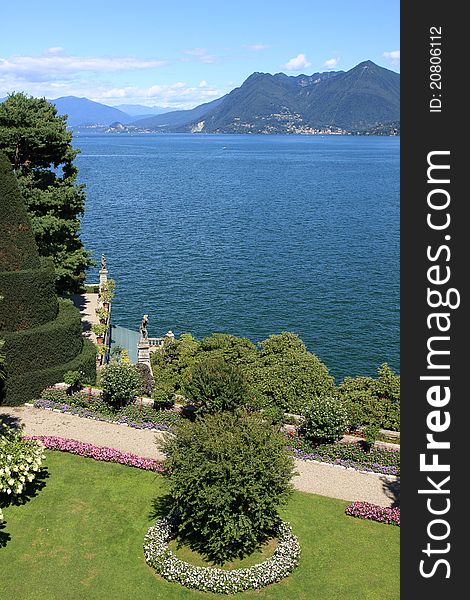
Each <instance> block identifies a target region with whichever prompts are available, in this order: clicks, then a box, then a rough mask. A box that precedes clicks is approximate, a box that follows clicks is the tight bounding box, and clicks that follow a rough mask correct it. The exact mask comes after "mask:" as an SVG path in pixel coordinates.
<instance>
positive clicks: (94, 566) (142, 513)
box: [0, 451, 400, 600]
mask: <svg viewBox="0 0 470 600" xmlns="http://www.w3.org/2000/svg"><path fill="white" fill-rule="evenodd" d="M46 454H47V459H46V461H45V463H44V464H45V465H46V466H47V469H48V473H49V477H48V478H47V479H46V480H45V482H46V485H45V487H44V488H43V489H42V490H41V491H40V492H39V493H38V494H37V496H35V497H33V498H32V499H31V500H30V501H29V502H28V503H27V504H25V505H23V506H9V507H7V508H6V509H4V517H5V520H6V523H5V526H4V528H2V529H0V565H1V568H0V598H8V600H85V599H86V600H149V598H152V599H161V600H184V599H196V598H200V599H201V598H208V599H209V598H219V599H220V598H223V597H224V596H223V595H218V594H211V593H203V592H197V591H193V590H189V589H186V588H183V587H181V586H179V585H178V584H174V583H173V584H172V583H169V582H167V581H164V580H163V579H161V578H160V577H159V576H157V575H156V574H155V573H154V571H153V570H152V569H151V568H150V567H148V566H147V564H146V563H145V560H144V554H143V549H142V544H143V539H144V535H145V533H146V531H147V529H148V527H149V526H150V525H151V524H153V523H154V521H155V520H156V519H155V518H154V516H153V515H152V513H153V511H154V508H153V501H154V499H155V498H156V497H157V496H160V495H162V494H164V493H165V489H166V488H165V481H164V479H163V477H162V476H161V475H157V474H155V473H152V472H148V471H142V470H140V469H135V468H132V467H126V466H123V465H118V464H112V463H104V462H96V461H94V460H92V459H89V458H82V457H79V456H75V455H71V454H66V453H61V452H56V451H47V453H46ZM346 505H347V503H346V502H343V501H341V500H333V499H330V498H324V497H321V496H315V495H311V494H303V493H300V492H296V493H295V494H294V496H293V498H292V499H291V501H290V502H289V505H288V506H287V508H286V510H284V511H283V515H282V516H283V518H285V519H286V520H287V521H289V522H290V523H291V524H292V527H293V531H294V533H295V534H296V535H297V536H298V538H299V541H300V544H301V548H302V556H301V562H300V565H299V567H298V568H297V569H296V570H295V571H294V572H293V573H292V575H291V576H290V577H288V578H286V579H284V580H283V581H281V582H280V583H277V584H275V585H273V586H271V587H268V588H265V589H263V590H260V591H251V592H244V593H240V594H236V595H234V596H233V597H234V598H237V599H240V600H245V599H247V598H257V599H258V600H291V599H292V600H398V599H399V533H400V531H399V528H398V527H393V526H389V525H382V524H379V523H373V522H368V521H362V520H359V519H355V518H352V517H348V516H346V515H345V514H344V509H345V507H346ZM2 543H3V544H5V543H6V545H4V546H3V547H2Z"/></svg>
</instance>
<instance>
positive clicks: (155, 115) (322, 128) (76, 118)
mask: <svg viewBox="0 0 470 600" xmlns="http://www.w3.org/2000/svg"><path fill="white" fill-rule="evenodd" d="M50 102H51V103H53V104H55V106H56V107H57V110H58V113H59V114H62V115H63V114H67V115H68V120H67V122H68V125H69V126H70V127H72V128H74V129H77V128H79V129H82V128H93V129H97V130H101V131H107V132H118V131H119V132H163V133H175V132H193V133H196V132H197V133H318V132H325V133H364V132H365V133H373V134H382V135H383V134H389V133H397V132H398V131H399V121H400V75H399V74H398V73H396V72H395V71H390V70H388V69H384V68H383V67H379V66H378V65H376V64H375V63H373V62H372V61H364V62H362V63H360V64H358V65H357V66H355V67H354V68H352V69H350V70H349V71H328V72H325V73H313V74H312V75H297V76H288V75H285V74H284V73H277V74H275V75H271V74H269V73H253V74H252V75H250V76H249V77H248V78H247V79H246V80H245V81H244V83H243V84H242V85H241V86H240V87H238V88H235V89H234V90H232V91H231V92H230V93H228V94H226V95H225V96H222V97H221V98H217V99H216V100H213V101H212V102H207V103H205V104H201V105H199V106H197V107H196V108H193V109H190V110H177V111H169V110H168V109H163V108H160V107H147V106H141V105H135V104H122V105H120V106H117V107H111V106H106V105H104V104H100V103H98V102H93V101H92V100H88V99H87V98H76V97H75V96H66V97H63V98H57V99H56V100H51V101H50Z"/></svg>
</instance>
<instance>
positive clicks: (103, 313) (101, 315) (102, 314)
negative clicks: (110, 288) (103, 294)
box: [95, 307, 109, 325]
mask: <svg viewBox="0 0 470 600" xmlns="http://www.w3.org/2000/svg"><path fill="white" fill-rule="evenodd" d="M95 312H96V316H97V317H98V319H99V320H100V323H101V325H105V324H106V322H107V321H108V317H109V311H108V310H106V308H104V307H102V308H97V309H96V311H95Z"/></svg>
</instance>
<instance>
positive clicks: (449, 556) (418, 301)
mask: <svg viewBox="0 0 470 600" xmlns="http://www.w3.org/2000/svg"><path fill="white" fill-rule="evenodd" d="M460 10H461V9H460V8H459V5H458V3H455V2H442V1H441V2H437V1H435V0H431V1H428V2H425V3H422V4H420V5H418V4H416V3H410V2H408V3H405V2H403V3H402V6H401V40H402V41H401V53H402V56H403V61H402V70H401V76H402V91H401V107H402V108H401V113H402V115H401V237H402V247H401V315H402V317H401V323H402V326H401V379H402V394H401V396H402V438H401V439H402V456H403V467H402V480H401V484H402V496H401V502H402V506H401V510H402V521H401V522H402V531H401V535H402V551H401V597H402V598H403V599H405V600H407V599H408V598H410V599H415V598H425V599H426V600H433V599H434V598H436V599H437V598H440V599H441V598H443V599H446V600H447V599H448V600H450V599H453V598H460V597H462V594H463V596H466V594H467V593H468V585H467V583H466V580H467V577H466V575H467V573H468V571H469V567H468V565H467V562H468V561H467V558H466V556H467V555H468V552H466V551H465V550H462V549H463V548H464V546H465V539H466V536H467V535H468V534H467V532H468V530H469V526H468V518H466V517H465V514H464V510H463V509H464V508H466V507H467V504H468V502H469V499H468V498H467V495H466V493H465V491H464V485H465V483H469V482H470V477H469V476H468V475H467V474H466V471H467V470H468V467H465V466H464V465H462V467H460V468H459V465H458V462H459V459H461V458H463V459H464V461H465V457H466V454H467V453H468V445H467V448H464V447H463V446H464V441H465V440H466V438H468V437H469V433H468V431H467V427H468V419H467V415H468V403H469V399H468V396H469V394H468V387H467V389H464V375H465V374H466V370H468V369H469V366H467V364H466V363H468V358H469V353H468V350H467V349H465V346H466V339H467V338H468V335H469V334H470V325H469V311H468V283H467V281H468V279H469V277H470V275H469V274H470V268H469V266H468V261H469V259H470V252H469V251H468V248H467V244H466V239H467V238H468V237H469V235H468V233H467V232H466V230H468V227H469V222H468V221H467V222H466V218H465V212H468V211H466V208H467V206H470V198H469V192H468V191H467V190H466V189H465V186H464V177H465V171H464V158H465V155H466V154H468V151H464V150H463V145H464V144H465V138H466V136H467V131H468V124H467V123H468V117H467V116H466V114H467V113H468V103H467V102H466V99H465V91H464V88H465V86H466V82H467V79H468V77H467V71H468V68H467V65H466V60H465V58H464V57H465V56H466V47H467V43H468V40H469V39H470V35H469V34H468V33H467V35H465V28H466V24H465V19H464V17H463V15H462V14H459V13H460ZM466 104H467V106H465V105H466ZM447 167H449V168H447ZM428 169H430V170H429V171H428ZM439 294H441V296H439ZM440 298H441V299H442V300H440ZM459 302H460V305H459V306H457V305H458V304H459ZM445 304H448V306H445ZM433 315H435V316H433ZM437 315H439V316H437ZM438 351H443V353H440V354H439V353H438ZM447 352H449V353H448V354H447ZM446 394H448V395H449V394H450V397H449V398H447V400H446ZM449 418H450V425H449V421H448V419H449ZM438 429H442V431H437V430H438ZM428 435H432V437H431V438H428V437H427V436H428ZM437 442H441V443H442V444H445V443H447V442H448V443H450V447H449V448H445V447H444V446H443V445H441V446H438V447H436V446H435V447H434V448H433V447H432V446H433V444H435V443H437ZM428 446H429V447H428ZM420 455H423V456H424V458H423V459H422V460H423V464H422V465H420ZM433 461H435V463H436V465H435V470H430V469H431V468H433V467H432V462H433ZM446 465H449V466H450V470H449V471H446V470H445V469H446ZM449 476H450V479H448V480H447V477H449ZM428 478H429V479H428ZM420 490H421V492H420ZM433 511H434V512H433ZM462 585H463V587H461V586H462ZM458 590H466V591H464V592H460V591H458Z"/></svg>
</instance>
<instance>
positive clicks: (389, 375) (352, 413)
mask: <svg viewBox="0 0 470 600" xmlns="http://www.w3.org/2000/svg"><path fill="white" fill-rule="evenodd" d="M377 375H378V377H377V378H376V379H374V378H373V377H363V376H361V377H346V378H345V379H344V381H343V383H342V384H341V385H340V386H339V388H338V392H339V395H340V397H341V399H342V400H343V403H344V405H345V406H346V408H347V410H348V414H349V420H350V424H351V425H352V426H354V427H359V426H362V425H369V424H374V423H376V424H377V425H379V427H383V428H384V429H392V430H394V431H399V429H400V376H399V375H397V374H396V373H394V371H393V370H392V369H391V368H390V367H389V365H388V364H387V363H383V364H382V365H381V366H380V367H379V368H378V370H377Z"/></svg>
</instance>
